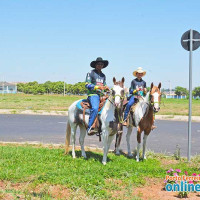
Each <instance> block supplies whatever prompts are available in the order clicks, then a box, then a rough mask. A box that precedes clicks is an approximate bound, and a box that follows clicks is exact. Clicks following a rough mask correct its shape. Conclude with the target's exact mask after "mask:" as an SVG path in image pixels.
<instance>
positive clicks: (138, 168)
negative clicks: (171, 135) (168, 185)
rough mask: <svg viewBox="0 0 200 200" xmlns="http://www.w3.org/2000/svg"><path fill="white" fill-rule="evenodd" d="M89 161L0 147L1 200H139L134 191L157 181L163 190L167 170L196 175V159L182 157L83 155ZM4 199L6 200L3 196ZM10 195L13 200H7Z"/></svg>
mask: <svg viewBox="0 0 200 200" xmlns="http://www.w3.org/2000/svg"><path fill="white" fill-rule="evenodd" d="M86 153H87V156H88V159H84V158H82V157H80V155H81V153H80V151H77V158H76V159H73V158H72V156H71V154H69V155H64V149H63V147H62V146H61V147H57V148H56V147H53V146H49V147H42V146H31V145H21V146H18V145H11V144H7V145H4V144H1V145H0V199H24V198H25V199H141V198H142V196H141V195H142V194H139V195H138V194H135V191H136V189H137V188H138V187H140V188H141V187H143V186H145V185H146V184H148V183H149V182H152V180H153V182H154V183H156V182H158V183H159V185H160V186H161V187H164V185H163V184H164V178H165V175H166V171H167V170H168V169H170V168H173V169H181V170H182V171H188V173H197V174H199V172H200V171H199V161H200V157H196V158H194V159H193V161H192V162H191V163H187V162H185V159H183V158H179V160H176V159H175V157H169V156H167V155H161V154H155V153H153V152H147V160H145V161H141V162H139V163H137V162H136V160H135V159H133V158H132V159H130V158H127V157H126V155H121V156H116V155H114V154H113V153H109V154H108V163H107V165H106V166H104V165H102V164H101V160H102V153H101V152H95V151H87V152H86ZM8 197H9V198H8ZM11 197H12V198H11Z"/></svg>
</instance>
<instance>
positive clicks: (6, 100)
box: [0, 94, 200, 116]
mask: <svg viewBox="0 0 200 200" xmlns="http://www.w3.org/2000/svg"><path fill="white" fill-rule="evenodd" d="M81 98H86V97H85V96H65V97H64V96H61V95H25V94H12V95H11V94H7V95H0V109H15V110H35V111H37V110H45V111H67V110H68V108H69V106H70V105H71V104H72V103H73V102H74V101H75V100H78V99H81ZM192 103H193V105H192V115H193V116H200V100H193V102H192ZM160 107H161V110H160V111H159V113H158V114H160V115H188V100H187V99H162V102H161V105H160Z"/></svg>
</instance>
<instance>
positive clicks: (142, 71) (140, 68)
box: [133, 67, 146, 77]
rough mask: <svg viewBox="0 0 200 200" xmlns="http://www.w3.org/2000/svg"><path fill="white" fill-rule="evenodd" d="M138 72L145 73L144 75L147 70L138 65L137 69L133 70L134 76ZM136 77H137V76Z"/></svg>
mask: <svg viewBox="0 0 200 200" xmlns="http://www.w3.org/2000/svg"><path fill="white" fill-rule="evenodd" d="M137 73H143V76H145V74H146V71H144V70H143V69H142V67H138V68H137V70H135V71H134V72H133V76H136V74H137ZM136 77H137V76H136Z"/></svg>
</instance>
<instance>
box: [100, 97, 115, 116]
mask: <svg viewBox="0 0 200 200" xmlns="http://www.w3.org/2000/svg"><path fill="white" fill-rule="evenodd" d="M111 102H112V96H109V97H108V99H107V100H106V103H105V106H104V108H103V111H102V113H101V116H102V117H108V116H114V112H115V106H114V105H113V103H111Z"/></svg>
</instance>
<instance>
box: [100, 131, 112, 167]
mask: <svg viewBox="0 0 200 200" xmlns="http://www.w3.org/2000/svg"><path fill="white" fill-rule="evenodd" d="M108 134H109V133H108ZM108 134H107V135H106V137H105V140H104V152H103V160H102V163H103V165H106V163H107V155H108V151H109V149H110V144H111V142H112V141H113V138H114V135H112V136H108Z"/></svg>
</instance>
